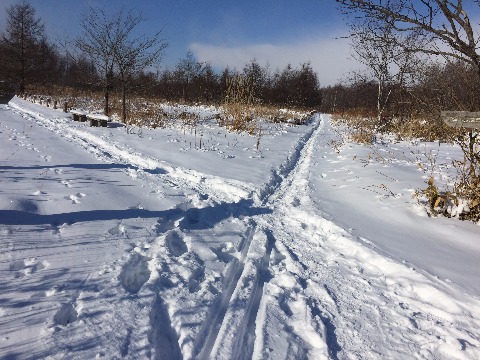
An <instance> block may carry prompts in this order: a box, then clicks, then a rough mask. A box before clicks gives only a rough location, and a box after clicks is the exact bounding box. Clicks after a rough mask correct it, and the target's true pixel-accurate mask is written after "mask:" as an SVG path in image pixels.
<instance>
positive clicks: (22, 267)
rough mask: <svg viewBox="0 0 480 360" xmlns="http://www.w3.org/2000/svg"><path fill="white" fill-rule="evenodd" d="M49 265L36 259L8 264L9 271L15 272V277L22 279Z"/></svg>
mask: <svg viewBox="0 0 480 360" xmlns="http://www.w3.org/2000/svg"><path fill="white" fill-rule="evenodd" d="M48 265H49V263H48V261H45V260H43V261H38V260H37V259H36V258H30V259H24V260H16V261H14V262H12V263H11V264H10V271H14V272H15V277H16V278H19V277H24V276H27V275H31V274H34V273H36V272H37V271H40V270H43V269H45V268H46V267H47V266H48Z"/></svg>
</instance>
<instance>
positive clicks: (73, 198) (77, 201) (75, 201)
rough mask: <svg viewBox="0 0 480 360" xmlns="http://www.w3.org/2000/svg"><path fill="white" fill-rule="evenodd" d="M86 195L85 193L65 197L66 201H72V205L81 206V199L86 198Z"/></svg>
mask: <svg viewBox="0 0 480 360" xmlns="http://www.w3.org/2000/svg"><path fill="white" fill-rule="evenodd" d="M85 196H86V195H85V194H84V193H76V194H75V195H68V196H65V197H64V199H65V200H71V201H72V204H80V199H81V198H84V197H85Z"/></svg>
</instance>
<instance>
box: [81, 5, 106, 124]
mask: <svg viewBox="0 0 480 360" xmlns="http://www.w3.org/2000/svg"><path fill="white" fill-rule="evenodd" d="M81 26H82V29H83V36H82V37H80V38H79V39H77V41H76V44H77V47H78V48H79V49H80V50H81V51H82V52H83V53H84V54H86V55H87V56H88V57H90V58H91V59H92V61H93V63H94V64H95V67H96V70H97V72H98V74H99V76H100V81H101V85H102V87H103V90H104V98H105V104H104V112H105V115H109V103H108V102H109V93H110V90H111V87H112V81H113V75H114V73H113V70H114V60H115V56H114V45H113V42H112V39H114V36H113V23H112V21H111V20H109V19H108V18H107V16H106V15H105V13H104V12H103V11H102V10H96V9H93V8H89V10H88V12H87V13H86V14H85V15H84V17H83V20H82V24H81Z"/></svg>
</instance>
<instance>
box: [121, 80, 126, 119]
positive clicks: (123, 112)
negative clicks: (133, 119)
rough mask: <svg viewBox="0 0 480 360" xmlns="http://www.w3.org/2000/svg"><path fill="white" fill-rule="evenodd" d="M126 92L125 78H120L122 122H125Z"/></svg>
mask: <svg viewBox="0 0 480 360" xmlns="http://www.w3.org/2000/svg"><path fill="white" fill-rule="evenodd" d="M126 93H127V87H126V85H125V79H123V78H122V121H123V123H124V124H126V123H127V108H126Z"/></svg>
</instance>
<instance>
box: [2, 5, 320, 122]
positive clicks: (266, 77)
mask: <svg viewBox="0 0 480 360" xmlns="http://www.w3.org/2000/svg"><path fill="white" fill-rule="evenodd" d="M6 20H7V22H6V29H5V30H4V31H3V32H2V33H1V35H0V61H1V64H2V66H0V78H1V79H4V80H9V81H11V82H14V83H16V84H18V86H19V91H20V92H24V91H26V90H27V88H28V87H29V86H30V87H31V86H32V85H33V86H44V87H54V86H59V87H70V88H74V89H78V90H82V91H102V92H103V93H104V96H105V113H107V114H108V111H109V110H108V98H109V93H110V91H112V90H119V91H121V93H122V95H123V99H125V96H126V93H127V92H129V93H131V94H134V95H137V96H145V97H156V98H161V99H166V100H172V101H178V100H182V101H186V102H208V103H221V102H223V101H224V100H225V96H226V91H227V82H228V80H229V79H231V78H232V77H235V76H243V77H246V78H249V79H250V81H252V82H253V84H254V85H255V94H254V95H255V101H256V102H259V103H263V104H274V105H282V106H295V107H308V108H313V107H318V106H319V105H320V103H321V98H322V97H321V91H320V84H319V81H318V77H317V74H316V73H315V72H314V71H313V69H312V67H311V65H310V63H308V62H306V63H304V64H302V65H301V66H299V67H298V68H295V67H292V66H291V65H288V66H287V67H285V69H283V70H280V69H276V70H274V71H272V70H271V69H270V68H269V66H261V65H260V64H258V62H257V61H256V60H255V59H253V60H251V62H250V63H249V64H246V65H245V67H244V68H243V69H231V68H228V67H227V68H225V69H214V68H213V67H212V65H211V64H210V63H208V62H200V61H198V60H197V59H196V58H195V56H194V55H193V53H192V52H191V51H188V52H187V54H186V56H185V58H183V59H180V60H179V61H178V62H177V63H176V64H175V66H173V68H171V69H170V68H164V69H163V70H162V71H159V70H155V69H158V68H159V64H160V61H161V59H162V57H163V55H164V51H165V49H166V48H167V46H168V44H167V42H166V41H165V40H164V39H163V38H162V32H161V31H159V32H158V33H156V34H153V35H146V34H141V35H138V34H137V33H136V30H137V29H138V25H139V24H141V23H142V22H143V21H144V18H143V17H142V16H141V15H138V14H135V12H133V11H129V12H126V11H123V10H120V11H118V12H117V13H112V14H110V13H109V14H106V13H104V12H103V11H101V10H98V9H93V8H90V9H89V10H88V11H87V12H86V15H85V16H84V18H83V19H82V22H81V28H82V30H83V33H82V35H81V36H80V37H79V38H78V39H76V40H75V41H73V42H71V43H70V44H68V45H64V46H62V45H59V44H53V43H52V42H50V41H49V40H48V38H47V36H46V33H45V27H44V24H43V23H42V21H41V19H40V18H38V17H37V16H36V11H35V8H34V7H33V6H32V5H30V4H29V3H28V2H27V1H25V0H24V1H21V2H20V3H18V4H14V5H11V6H10V7H8V8H7V19H6ZM135 34H136V35H135ZM124 103H125V101H124ZM123 116H125V114H123Z"/></svg>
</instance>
